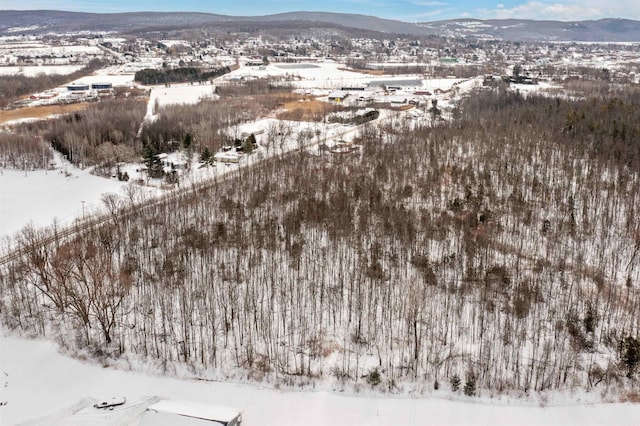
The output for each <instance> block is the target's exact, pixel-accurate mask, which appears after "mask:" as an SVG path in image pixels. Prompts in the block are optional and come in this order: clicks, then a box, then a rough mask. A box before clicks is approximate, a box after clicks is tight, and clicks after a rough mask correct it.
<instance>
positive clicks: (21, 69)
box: [0, 65, 83, 77]
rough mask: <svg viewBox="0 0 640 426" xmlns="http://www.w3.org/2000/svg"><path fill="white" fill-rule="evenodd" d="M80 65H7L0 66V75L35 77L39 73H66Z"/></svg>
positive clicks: (80, 66)
mask: <svg viewBox="0 0 640 426" xmlns="http://www.w3.org/2000/svg"><path fill="white" fill-rule="evenodd" d="M82 67H83V66H82V65H41V66H37V65H36V66H9V67H0V75H24V76H26V77H35V76H37V75H40V74H45V75H54V74H55V75H67V74H71V73H73V72H76V71H78V70H79V69H81V68H82Z"/></svg>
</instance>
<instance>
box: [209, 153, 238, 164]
mask: <svg viewBox="0 0 640 426" xmlns="http://www.w3.org/2000/svg"><path fill="white" fill-rule="evenodd" d="M213 159H214V160H215V161H219V162H221V163H238V162H240V154H238V153H236V152H233V151H222V152H216V153H215V155H214V156H213Z"/></svg>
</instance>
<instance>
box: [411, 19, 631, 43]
mask: <svg viewBox="0 0 640 426" xmlns="http://www.w3.org/2000/svg"><path fill="white" fill-rule="evenodd" d="M419 25H420V26H422V28H424V29H425V30H427V32H428V33H430V34H438V35H442V36H448V37H476V38H486V39H501V40H512V41H597V42H606V41H612V42H613V41H616V42H622V41H640V22H639V21H632V20H628V19H601V20H598V21H576V22H561V21H533V20H525V19H493V20H479V19H456V20H450V21H436V22H424V23H420V24H419Z"/></svg>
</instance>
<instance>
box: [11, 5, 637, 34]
mask: <svg viewBox="0 0 640 426" xmlns="http://www.w3.org/2000/svg"><path fill="white" fill-rule="evenodd" d="M302 23H315V25H317V26H319V27H324V26H326V27H327V28H335V27H346V28H353V29H357V30H367V31H375V32H384V33H394V34H410V35H418V36H420V35H422V36H426V35H436V36H446V37H465V38H466V37H470V38H483V39H502V40H512V41H600V42H606V41H610V42H621V41H640V22H639V21H632V20H627V19H602V20H598V21H577V22H561V21H532V20H518V19H507V20H478V19H456V20H449V21H434V22H423V23H419V24H414V23H409V22H402V21H396V20H390V19H381V18H377V17H375V16H367V15H355V14H344V13H329V12H289V13H281V14H275V15H266V16H226V15H217V14H212V13H196V12H131V13H106V14H97V13H79V12H63V11H51V10H33V11H15V10H8V11H2V13H0V35H2V34H21V33H29V34H32V33H42V32H73V31H116V32H131V31H142V30H145V29H152V28H153V29H158V28H163V27H170V28H174V29H179V28H197V27H207V26H211V25H212V24H215V25H216V26H220V27H223V28H224V30H225V31H234V30H236V31H245V30H247V28H251V29H274V28H281V29H296V28H299V27H300V25H301V24H302ZM304 26H306V27H308V25H307V24H305V25H304Z"/></svg>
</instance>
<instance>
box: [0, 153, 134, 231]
mask: <svg viewBox="0 0 640 426" xmlns="http://www.w3.org/2000/svg"><path fill="white" fill-rule="evenodd" d="M65 170H66V173H65ZM124 185H125V184H124V183H122V182H119V181H117V180H115V179H104V178H100V177H97V176H94V175H92V174H91V173H90V172H89V171H88V170H81V169H78V168H75V167H73V166H71V165H64V164H63V163H62V162H61V160H60V161H59V162H58V165H57V168H56V169H55V170H48V171H44V170H36V171H27V172H26V173H25V172H24V171H17V170H1V171H0V200H2V202H0V218H2V220H1V221H0V237H5V236H10V235H12V234H14V233H16V232H18V231H19V230H20V229H22V228H23V227H24V226H26V225H28V224H30V223H31V224H33V225H36V226H48V225H51V224H52V222H53V221H54V220H55V221H57V222H58V223H60V225H68V224H70V223H71V222H72V221H73V220H74V219H78V218H81V217H82V214H83V210H84V213H85V215H89V214H90V213H91V212H92V211H93V210H95V209H97V208H98V207H101V204H102V203H101V201H100V197H101V196H102V194H104V193H107V192H116V193H122V187H123V186H124Z"/></svg>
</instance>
